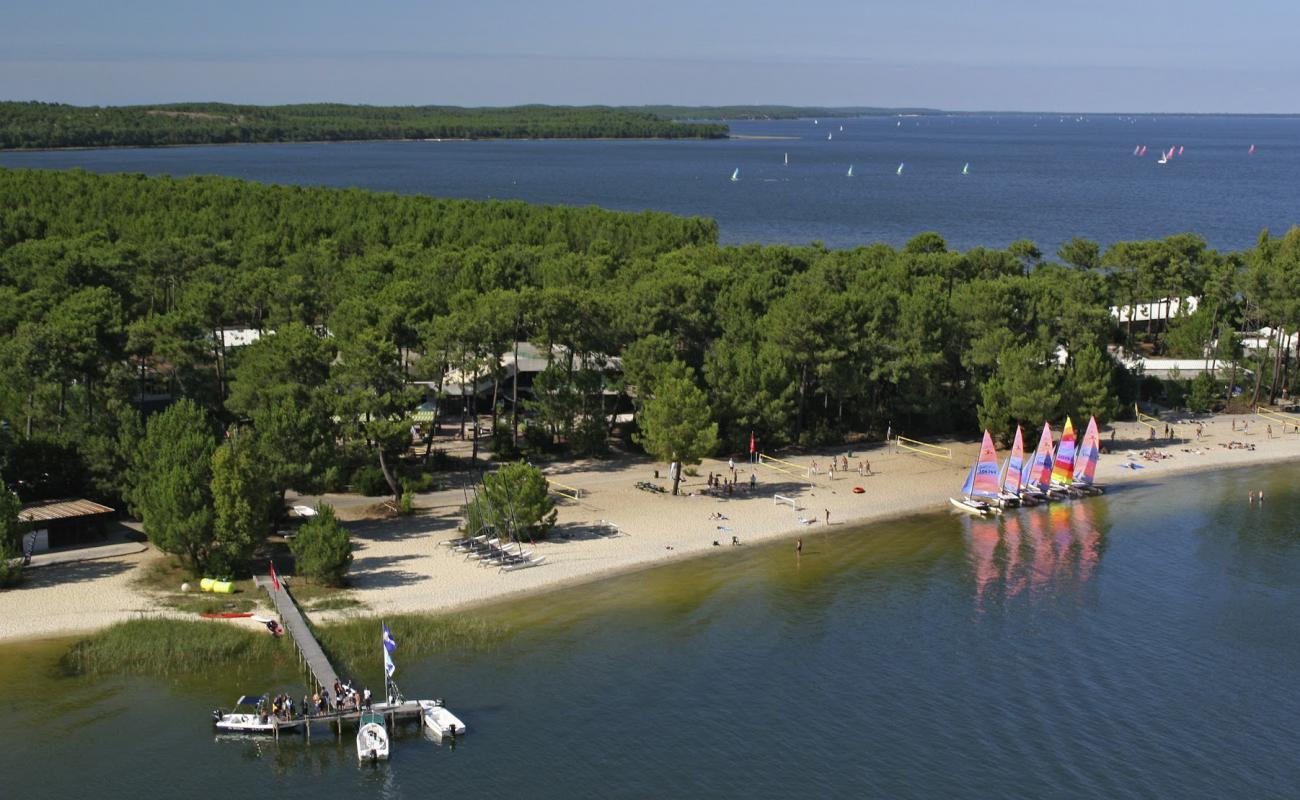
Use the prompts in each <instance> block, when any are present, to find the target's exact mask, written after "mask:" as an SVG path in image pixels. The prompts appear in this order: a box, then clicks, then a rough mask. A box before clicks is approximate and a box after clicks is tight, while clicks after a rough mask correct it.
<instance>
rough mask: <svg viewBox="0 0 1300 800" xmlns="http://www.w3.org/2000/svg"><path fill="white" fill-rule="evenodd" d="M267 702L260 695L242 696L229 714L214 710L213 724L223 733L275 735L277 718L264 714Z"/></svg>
mask: <svg viewBox="0 0 1300 800" xmlns="http://www.w3.org/2000/svg"><path fill="white" fill-rule="evenodd" d="M265 700H266V697H265V696H263V695H260V694H258V695H251V694H246V695H241V696H240V698H239V699H238V700H236V701H235V705H234V707H233V708H232V709H231V710H230V711H229V712H226V711H222V710H221V709H219V708H218V709H214V710H213V712H212V724H213V725H214V726H216V729H217V730H218V731H221V732H223V733H275V728H276V724H277V723H276V720H275V718H274V717H272V716H271V715H270V714H267V713H264V712H263V706H262V703H263V702H264V701H265ZM244 709H247V710H244Z"/></svg>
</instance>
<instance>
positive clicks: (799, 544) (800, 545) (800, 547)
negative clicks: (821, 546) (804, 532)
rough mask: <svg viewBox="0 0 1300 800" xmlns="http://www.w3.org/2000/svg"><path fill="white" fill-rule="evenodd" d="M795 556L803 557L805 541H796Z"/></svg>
mask: <svg viewBox="0 0 1300 800" xmlns="http://www.w3.org/2000/svg"><path fill="white" fill-rule="evenodd" d="M794 554H795V555H796V556H801V555H803V539H795V540H794Z"/></svg>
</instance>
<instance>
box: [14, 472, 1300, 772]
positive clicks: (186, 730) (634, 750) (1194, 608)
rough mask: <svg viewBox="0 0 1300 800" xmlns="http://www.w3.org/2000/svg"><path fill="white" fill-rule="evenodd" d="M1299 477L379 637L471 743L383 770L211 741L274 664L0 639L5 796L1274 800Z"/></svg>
mask: <svg viewBox="0 0 1300 800" xmlns="http://www.w3.org/2000/svg"><path fill="white" fill-rule="evenodd" d="M1298 478H1300V468H1297V467H1294V466H1287V467H1270V468H1267V469H1263V468H1260V469H1250V470H1240V471H1232V472H1219V473H1212V474H1203V475H1199V476H1192V477H1186V478H1182V479H1174V480H1171V481H1170V482H1169V483H1168V484H1167V485H1165V486H1142V485H1133V486H1127V487H1122V488H1118V489H1116V490H1115V491H1113V492H1111V493H1110V494H1108V495H1107V496H1105V497H1101V498H1095V499H1089V500H1084V501H1079V502H1074V503H1066V504H1058V505H1054V506H1052V507H1050V508H1045V509H1028V510H1024V511H1021V512H1019V513H1016V514H1011V515H1008V516H1006V517H1005V518H1003V519H1002V520H1000V521H980V520H970V519H966V518H958V517H957V516H954V515H950V514H947V513H936V514H933V515H928V516H924V517H918V518H914V519H911V520H907V521H897V522H889V523H884V524H878V525H872V526H868V527H863V528H860V529H854V530H850V529H848V528H840V529H831V530H832V532H831V533H829V534H826V533H820V532H818V533H814V534H812V535H811V536H809V537H807V538H806V540H805V545H804V554H803V556H802V558H801V559H799V560H796V558H795V554H794V552H793V548H792V547H791V546H790V544H789V543H785V542H783V543H779V544H775V545H772V546H768V547H748V548H742V549H740V550H738V551H737V550H731V549H728V550H727V551H726V552H725V553H720V554H718V555H717V556H716V557H711V558H705V559H699V560H694V561H690V562H684V563H681V564H676V565H670V566H667V567H664V568H659V569H654V570H650V571H646V572H642V573H639V574H635V575H628V576H623V577H620V578H618V579H615V580H610V581H605V582H601V583H597V584H594V585H589V586H585V587H578V588H574V589H571V590H566V591H563V592H558V593H554V594H550V595H545V596H541V597H536V598H532V599H527V600H516V601H513V602H511V603H509V604H507V605H504V606H501V607H498V608H497V609H495V610H493V611H492V612H491V613H492V614H493V615H495V616H497V617H499V618H501V619H506V620H509V621H510V623H511V625H512V627H513V628H514V630H515V632H514V633H513V634H512V635H511V636H510V637H509V638H508V639H507V640H506V641H505V642H504V643H503V644H500V645H498V646H495V647H493V648H492V649H491V650H489V651H487V652H481V653H473V654H470V653H444V654H440V655H437V656H433V657H428V658H424V659H420V660H411V659H403V658H402V657H401V650H400V643H399V651H398V664H399V672H398V678H399V679H400V681H401V683H402V685H403V687H404V688H405V689H406V690H407V691H408V694H412V695H436V696H445V697H446V698H447V701H448V705H449V706H450V707H451V708H452V709H454V710H455V711H456V712H457V713H458V714H460V715H461V716H462V718H463V719H465V721H466V722H467V724H468V725H469V726H470V728H471V733H470V734H469V735H468V736H467V737H466V738H465V739H464V740H463V741H462V742H461V744H460V745H459V746H457V747H456V748H454V749H453V748H451V747H448V746H440V745H437V744H435V743H433V742H430V741H426V740H424V739H423V738H421V737H420V736H419V734H418V733H416V732H415V731H413V730H412V731H411V732H409V733H407V734H403V735H399V736H398V737H397V738H396V739H395V742H394V748H393V757H392V761H391V762H389V763H387V764H381V765H378V766H358V765H357V763H356V761H355V751H354V746H353V742H352V740H351V737H350V736H349V737H345V738H344V739H343V740H342V741H338V740H334V739H331V738H329V737H328V736H326V735H324V734H323V733H322V734H321V735H318V736H316V737H314V739H313V741H312V743H311V744H306V743H304V742H303V741H301V739H299V738H298V737H284V738H282V739H281V740H280V741H279V742H278V743H276V742H274V741H269V740H261V741H258V740H247V739H244V740H240V739H233V740H221V739H218V738H216V737H214V735H213V733H212V729H211V723H210V720H209V716H208V713H209V710H210V709H211V708H213V707H214V706H217V705H226V704H228V703H229V702H230V700H231V699H232V698H233V697H234V696H235V695H236V694H238V693H239V692H241V691H262V690H266V689H271V688H279V687H281V686H283V687H284V688H286V689H289V690H291V691H294V692H296V693H299V694H300V693H301V687H300V685H295V681H294V677H293V676H294V669H293V665H292V663H289V664H279V665H272V664H250V665H245V666H244V667H243V668H242V669H239V670H233V669H232V670H231V671H229V672H218V673H214V674H210V675H204V676H195V677H191V678H186V679H180V680H172V681H155V680H148V679H113V680H107V681H98V682H91V681H88V680H84V679H70V678H60V677H58V676H57V674H56V671H55V669H54V666H53V665H54V662H55V659H56V658H57V655H58V653H59V652H60V650H61V648H62V646H61V645H50V644H44V645H38V646H20V647H13V646H11V647H8V648H0V683H2V685H4V686H5V687H6V689H7V692H6V699H5V715H4V718H5V721H6V724H5V725H3V726H0V775H4V794H5V796H6V797H37V796H39V797H82V796H86V795H87V794H93V796H95V797H102V798H135V797H140V796H145V795H146V794H147V795H150V796H157V795H159V794H160V793H161V794H162V795H164V796H194V795H198V794H200V793H203V794H209V795H222V796H231V797H248V796H255V795H257V794H261V793H273V795H274V796H276V797H283V798H299V797H301V798H333V797H359V796H376V797H385V798H408V797H409V798H417V797H418V798H425V797H433V796H484V797H563V798H572V797H681V796H702V797H716V796H730V797H763V798H766V797H772V798H791V797H806V796H819V797H826V796H832V797H973V798H988V797H998V798H1019V797H1024V798H1040V797H1053V798H1068V797H1108V798H1109V797H1180V798H1186V797H1216V798H1217V797H1251V798H1261V797H1283V796H1291V797H1294V796H1296V792H1297V789H1296V787H1297V786H1300V762H1297V759H1296V753H1297V751H1298V749H1300V748H1298V745H1300V732H1298V731H1297V726H1296V719H1297V718H1298V717H1300V693H1298V692H1297V691H1296V686H1297V684H1298V683H1300V578H1298V577H1297V576H1300V525H1297V524H1296V521H1295V514H1294V509H1295V508H1296V507H1297V502H1300V490H1297V488H1296V486H1297V484H1298V482H1297V479H1298ZM1259 488H1264V489H1265V490H1266V493H1267V496H1268V497H1269V500H1268V504H1267V506H1266V507H1264V508H1263V509H1259V508H1252V507H1250V506H1248V505H1247V503H1246V493H1247V491H1248V490H1249V489H1259ZM430 557H431V558H440V557H444V558H445V557H447V556H446V555H445V554H435V555H432V556H430ZM376 633H378V632H376ZM376 645H378V636H377V635H376ZM290 661H291V659H290ZM378 661H379V653H378V652H376V658H375V664H373V665H354V666H355V672H354V674H355V675H356V676H357V677H358V678H359V679H361V680H363V681H371V682H373V683H372V685H374V683H378V681H379V666H378Z"/></svg>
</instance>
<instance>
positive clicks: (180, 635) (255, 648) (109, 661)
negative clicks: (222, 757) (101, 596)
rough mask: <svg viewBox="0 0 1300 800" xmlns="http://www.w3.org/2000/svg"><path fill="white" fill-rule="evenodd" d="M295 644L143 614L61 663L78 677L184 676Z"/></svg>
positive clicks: (76, 647)
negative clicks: (116, 675) (114, 675)
mask: <svg viewBox="0 0 1300 800" xmlns="http://www.w3.org/2000/svg"><path fill="white" fill-rule="evenodd" d="M291 646H292V645H289V644H288V643H287V642H283V641H281V640H277V639H272V638H271V637H269V636H267V635H266V632H265V631H263V632H261V633H258V632H257V631H255V630H249V629H247V628H239V627H235V626H231V625H221V624H214V623H211V622H191V621H188V620H178V619H163V618H156V617H142V618H139V619H132V620H127V621H126V622H119V623H117V624H116V625H111V626H109V627H107V628H105V629H103V630H101V631H98V632H96V633H94V634H91V635H90V636H88V637H86V638H85V639H81V640H79V641H78V642H76V643H75V644H73V645H72V647H71V648H69V650H68V652H67V653H66V654H64V656H63V658H62V660H61V661H60V664H61V666H62V667H63V668H64V670H66V671H67V672H69V673H71V674H76V675H101V674H110V673H111V674H131V675H148V676H169V675H183V674H189V673H194V672H201V671H203V670H205V669H212V668H214V667H220V666H222V665H225V664H229V663H233V662H235V661H247V660H250V659H269V658H271V657H273V656H274V655H276V653H277V652H279V651H281V650H285V651H286V652H287V648H289V647H291Z"/></svg>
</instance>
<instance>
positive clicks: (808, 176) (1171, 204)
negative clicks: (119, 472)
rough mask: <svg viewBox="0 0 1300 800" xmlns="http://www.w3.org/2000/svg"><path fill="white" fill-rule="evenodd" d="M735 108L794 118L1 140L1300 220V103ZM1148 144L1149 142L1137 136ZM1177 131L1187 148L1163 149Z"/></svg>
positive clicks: (1015, 232) (845, 214)
mask: <svg viewBox="0 0 1300 800" xmlns="http://www.w3.org/2000/svg"><path fill="white" fill-rule="evenodd" d="M900 123H901V124H900ZM731 126H732V132H733V134H738V135H746V136H779V137H791V138H786V139H759V140H753V139H749V140H743V139H733V140H729V141H703V142H701V141H671V142H670V141H481V142H452V141H447V142H360V143H338V144H286V145H250V146H220V147H180V148H164V149H122V150H81V151H62V152H29V153H16V152H9V153H0V166H8V167H34V168H35V167H41V168H67V167H82V168H85V169H88V170H93V171H97V172H119V171H132V172H145V173H169V174H172V175H192V174H220V175H229V176H233V177H237V178H247V179H250V180H256V181H265V182H271V183H295V184H311V185H325V186H347V187H361V188H367V189H377V190H384V191H395V192H403V193H419V194H430V195H438V196H445V197H466V198H511V199H520V200H526V201H530V202H538V203H559V204H568V205H588V204H594V205H599V206H603V207H605V208H612V209H619V210H643V209H653V210H660V211H669V212H672V213H675V214H688V215H701V216H707V217H712V218H714V219H716V220H717V221H718V224H719V226H720V230H721V238H722V241H723V242H724V243H728V244H738V243H745V242H764V243H773V242H779V243H790V244H807V243H808V242H810V241H814V240H820V241H822V242H825V243H826V244H827V245H828V246H831V247H855V246H859V245H864V244H871V243H874V242H887V243H889V244H892V245H901V244H903V243H904V242H906V241H907V240H908V239H909V238H911V237H912V236H914V235H916V234H917V233H919V232H921V231H926V230H935V231H938V232H939V233H940V234H942V235H943V236H944V237H945V238H946V239H947V240H948V242H949V244H950V246H952V247H954V248H958V249H966V248H970V247H975V246H981V245H983V246H997V247H1002V246H1005V245H1007V244H1008V243H1010V242H1012V241H1014V240H1016V239H1020V238H1029V239H1032V240H1034V241H1035V242H1037V243H1038V244H1039V245H1040V246H1041V247H1042V248H1043V249H1044V250H1045V251H1046V252H1048V253H1053V252H1055V250H1056V248H1057V247H1058V246H1059V244H1060V243H1061V242H1063V241H1065V240H1068V239H1069V238H1071V237H1073V236H1084V237H1087V238H1091V239H1096V240H1098V241H1100V242H1102V243H1110V242H1115V241H1123V240H1132V239H1149V238H1154V237H1161V236H1167V235H1170V234H1173V233H1181V232H1185V231H1192V232H1195V233H1199V234H1201V235H1202V236H1204V237H1205V238H1206V240H1207V241H1208V242H1209V243H1210V245H1211V246H1212V247H1216V248H1219V249H1240V248H1246V247H1250V246H1251V245H1253V244H1254V243H1255V240H1256V238H1257V237H1258V235H1259V232H1260V230H1261V229H1262V228H1265V227H1267V228H1270V229H1271V230H1272V231H1273V232H1274V233H1275V234H1281V233H1283V232H1284V231H1285V230H1286V229H1287V228H1288V227H1290V226H1291V225H1294V224H1300V118H1292V117H1196V116H1190V117H1128V116H1125V117H1116V116H1089V117H1084V118H1080V117H1057V116H1041V117H1039V116H1023V115H993V116H954V117H916V118H903V119H898V118H895V117H878V118H864V119H851V120H821V121H820V124H816V125H814V124H813V121H812V120H794V121H768V122H734V123H731ZM841 126H843V128H844V130H843V131H841V130H839V129H840V127H841ZM828 133H830V134H832V136H833V138H832V139H831V140H829V141H828V140H827V138H826V135H827V134H828ZM1142 144H1145V145H1146V146H1147V155H1146V156H1145V157H1142V158H1139V157H1136V156H1134V155H1133V150H1134V148H1135V147H1136V146H1138V145H1142ZM1252 144H1253V145H1255V146H1256V152H1255V153H1254V155H1248V153H1247V150H1248V149H1249V147H1250V145H1252ZM1171 146H1181V147H1183V148H1184V151H1183V155H1181V156H1176V157H1175V158H1174V159H1173V161H1172V163H1170V164H1167V165H1158V164H1157V163H1156V161H1157V159H1158V157H1159V154H1160V151H1161V150H1162V149H1167V148H1169V147H1171ZM787 153H788V154H789V158H790V164H789V166H783V161H784V157H785V155H786V154H787ZM900 163H902V164H904V165H905V166H904V170H903V174H902V175H898V174H896V170H897V167H898V165H899V164H900ZM966 163H969V164H970V174H969V175H965V176H963V175H962V174H961V170H962V166H963V165H964V164H966ZM850 166H853V168H854V175H855V177H853V178H849V177H847V175H846V173H847V172H848V169H849V167H850ZM736 168H739V169H740V180H739V181H735V182H732V181H730V180H729V178H730V176H731V173H732V171H733V170H734V169H736Z"/></svg>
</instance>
